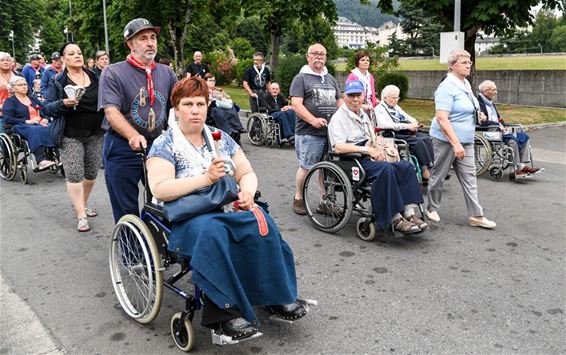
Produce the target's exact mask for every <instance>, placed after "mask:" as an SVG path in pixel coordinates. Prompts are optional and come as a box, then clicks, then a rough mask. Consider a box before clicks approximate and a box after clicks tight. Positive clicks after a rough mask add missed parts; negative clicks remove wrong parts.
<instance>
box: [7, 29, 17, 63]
mask: <svg viewBox="0 0 566 355" xmlns="http://www.w3.org/2000/svg"><path fill="white" fill-rule="evenodd" d="M8 39H9V40H10V41H11V42H12V58H14V60H16V48H15V46H14V30H11V31H10V33H9V34H8Z"/></svg>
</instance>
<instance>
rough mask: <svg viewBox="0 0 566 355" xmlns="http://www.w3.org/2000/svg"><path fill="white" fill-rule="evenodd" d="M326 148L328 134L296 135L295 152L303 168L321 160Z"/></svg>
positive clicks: (307, 167)
mask: <svg viewBox="0 0 566 355" xmlns="http://www.w3.org/2000/svg"><path fill="white" fill-rule="evenodd" d="M326 149H327V148H326V136H309V135H295V152H296V153H297V160H299V165H300V166H301V168H303V169H306V170H308V169H310V168H311V167H312V166H313V165H314V164H316V163H318V162H319V161H321V160H322V157H323V156H324V153H325V152H326Z"/></svg>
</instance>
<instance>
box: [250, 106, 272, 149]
mask: <svg viewBox="0 0 566 355" xmlns="http://www.w3.org/2000/svg"><path fill="white" fill-rule="evenodd" d="M247 129H248V138H249V140H250V142H252V144H253V145H262V144H264V143H265V140H266V138H267V121H266V119H265V118H264V117H263V116H262V115H261V114H259V113H254V114H252V115H251V116H250V118H249V119H248V127H247Z"/></svg>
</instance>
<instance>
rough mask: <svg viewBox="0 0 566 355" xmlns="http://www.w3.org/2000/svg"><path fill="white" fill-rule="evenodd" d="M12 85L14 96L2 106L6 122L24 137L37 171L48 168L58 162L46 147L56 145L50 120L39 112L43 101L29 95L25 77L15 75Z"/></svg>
mask: <svg viewBox="0 0 566 355" xmlns="http://www.w3.org/2000/svg"><path fill="white" fill-rule="evenodd" d="M10 86H11V87H12V89H13V90H14V96H12V97H10V98H9V99H7V100H6V101H5V102H4V106H3V108H2V110H3V115H4V123H5V124H6V125H7V126H8V127H11V130H12V132H13V133H16V134H19V135H21V136H22V137H24V138H25V139H26V141H27V144H28V145H29V148H30V150H31V151H32V152H33V154H34V156H35V160H36V161H37V168H36V169H34V170H36V171H40V170H46V169H49V168H51V167H52V166H54V165H55V164H56V162H55V161H53V160H51V159H49V157H48V155H47V154H46V148H52V147H55V146H56V144H55V143H54V142H53V140H52V139H51V135H50V134H49V129H48V122H49V121H48V120H47V119H46V118H43V117H41V116H40V114H39V109H40V108H41V106H42V103H41V102H40V101H39V100H37V99H36V98H35V97H33V96H30V95H28V86H27V83H26V80H25V78H23V77H21V76H13V77H12V79H11V80H10Z"/></svg>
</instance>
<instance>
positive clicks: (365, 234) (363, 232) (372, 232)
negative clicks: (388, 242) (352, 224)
mask: <svg viewBox="0 0 566 355" xmlns="http://www.w3.org/2000/svg"><path fill="white" fill-rule="evenodd" d="M367 222H368V217H361V218H359V219H358V222H356V233H357V234H358V238H360V239H361V240H363V241H365V242H371V241H373V240H374V239H375V237H377V227H376V225H375V223H374V222H370V223H367Z"/></svg>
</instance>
